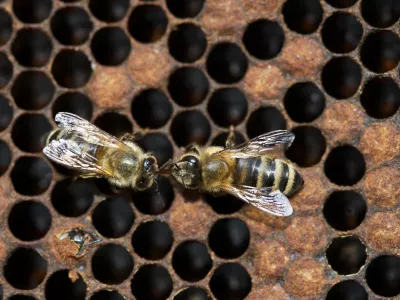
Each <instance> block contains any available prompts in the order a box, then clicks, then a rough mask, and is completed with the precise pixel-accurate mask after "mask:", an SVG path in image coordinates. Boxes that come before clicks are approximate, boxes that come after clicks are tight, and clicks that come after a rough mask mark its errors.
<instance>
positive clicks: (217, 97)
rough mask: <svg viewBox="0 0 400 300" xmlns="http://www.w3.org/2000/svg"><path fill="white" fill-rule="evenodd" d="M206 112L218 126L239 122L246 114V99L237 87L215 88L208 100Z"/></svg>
mask: <svg viewBox="0 0 400 300" xmlns="http://www.w3.org/2000/svg"><path fill="white" fill-rule="evenodd" d="M207 109H208V113H209V114H210V117H211V118H212V120H213V121H214V122H215V123H216V124H217V125H219V126H222V127H229V126H230V125H234V126H235V125H238V124H240V123H241V122H242V121H243V120H244V118H245V117H246V115H247V109H248V105H247V100H246V97H245V95H244V94H243V93H242V92H241V91H240V90H239V89H237V88H234V87H232V88H221V89H219V90H216V91H215V92H214V93H213V94H212V96H211V98H210V101H209V102H208V108H207Z"/></svg>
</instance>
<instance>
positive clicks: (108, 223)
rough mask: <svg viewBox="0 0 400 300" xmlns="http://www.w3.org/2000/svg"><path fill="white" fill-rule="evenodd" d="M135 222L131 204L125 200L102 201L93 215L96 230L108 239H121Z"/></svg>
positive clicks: (115, 198)
mask: <svg viewBox="0 0 400 300" xmlns="http://www.w3.org/2000/svg"><path fill="white" fill-rule="evenodd" d="M134 221H135V215H134V213H133V210H132V207H131V204H130V203H129V202H128V201H127V200H125V199H123V198H117V197H114V198H108V199H106V200H103V201H101V202H100V203H99V204H98V205H97V206H96V208H95V209H94V210H93V213H92V223H93V225H94V227H95V228H96V230H97V231H98V232H99V233H100V234H101V235H102V236H105V237H107V238H119V237H122V236H124V235H125V234H127V233H128V231H129V230H130V229H131V228H132V225H133V222H134Z"/></svg>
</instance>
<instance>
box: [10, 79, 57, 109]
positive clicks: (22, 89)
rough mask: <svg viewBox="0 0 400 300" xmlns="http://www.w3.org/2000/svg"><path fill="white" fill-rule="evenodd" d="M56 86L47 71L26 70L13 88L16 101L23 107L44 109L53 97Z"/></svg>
mask: <svg viewBox="0 0 400 300" xmlns="http://www.w3.org/2000/svg"><path fill="white" fill-rule="evenodd" d="M54 92H55V87H54V85H53V83H52V82H51V79H50V78H49V77H48V76H47V75H46V73H43V72H40V71H24V72H22V73H20V74H19V75H18V77H17V78H16V79H15V81H14V83H13V86H12V88H11V94H12V96H13V98H14V100H15V103H16V104H17V105H18V106H19V107H20V108H22V109H28V110H36V109H42V108H43V107H45V106H46V105H47V104H49V103H50V101H51V100H52V99H53V96H54Z"/></svg>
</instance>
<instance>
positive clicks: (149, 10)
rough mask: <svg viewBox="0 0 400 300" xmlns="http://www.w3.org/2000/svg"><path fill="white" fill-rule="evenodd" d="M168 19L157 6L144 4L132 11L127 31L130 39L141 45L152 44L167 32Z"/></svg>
mask: <svg viewBox="0 0 400 300" xmlns="http://www.w3.org/2000/svg"><path fill="white" fill-rule="evenodd" d="M167 26H168V18H167V15H166V14H165V12H164V10H163V9H162V8H161V7H160V6H158V5H152V4H146V5H140V6H137V7H135V8H134V9H133V11H132V13H131V15H130V17H129V20H128V30H129V32H130V34H131V35H132V37H133V38H134V39H135V40H137V41H138V42H141V43H154V42H157V41H158V40H160V39H161V38H162V37H163V36H164V34H165V32H166V31H167Z"/></svg>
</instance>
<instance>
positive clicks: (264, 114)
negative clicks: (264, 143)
mask: <svg viewBox="0 0 400 300" xmlns="http://www.w3.org/2000/svg"><path fill="white" fill-rule="evenodd" d="M246 127H247V128H246V129H247V135H248V136H249V138H255V137H256V136H259V135H261V134H263V133H267V132H270V131H274V130H279V129H286V120H285V118H284V117H283V116H282V114H281V112H280V111H279V110H278V109H277V108H275V107H272V106H266V107H260V108H259V109H257V110H255V111H253V112H252V113H251V115H250V117H249V120H248V121H247V126H246Z"/></svg>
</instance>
